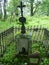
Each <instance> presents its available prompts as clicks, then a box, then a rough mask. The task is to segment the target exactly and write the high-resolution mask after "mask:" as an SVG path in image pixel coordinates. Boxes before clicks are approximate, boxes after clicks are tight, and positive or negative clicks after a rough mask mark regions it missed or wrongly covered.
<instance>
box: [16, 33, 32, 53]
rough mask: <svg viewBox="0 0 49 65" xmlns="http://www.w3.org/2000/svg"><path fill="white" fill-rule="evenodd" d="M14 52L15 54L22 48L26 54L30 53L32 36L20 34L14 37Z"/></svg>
mask: <svg viewBox="0 0 49 65" xmlns="http://www.w3.org/2000/svg"><path fill="white" fill-rule="evenodd" d="M15 39H16V52H17V54H18V53H19V52H21V51H22V48H25V50H26V51H27V52H28V54H31V53H32V36H30V35H28V34H20V35H17V36H16V38H15Z"/></svg>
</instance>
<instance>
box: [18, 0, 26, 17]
mask: <svg viewBox="0 0 49 65" xmlns="http://www.w3.org/2000/svg"><path fill="white" fill-rule="evenodd" d="M18 7H19V8H20V9H21V16H22V17H23V7H25V5H23V4H22V1H21V3H20V6H18Z"/></svg>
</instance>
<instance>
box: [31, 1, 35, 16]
mask: <svg viewBox="0 0 49 65" xmlns="http://www.w3.org/2000/svg"><path fill="white" fill-rule="evenodd" d="M30 4H31V16H33V15H34V13H33V1H32V0H31V2H30Z"/></svg>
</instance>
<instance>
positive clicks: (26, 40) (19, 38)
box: [15, 2, 32, 53]
mask: <svg viewBox="0 0 49 65" xmlns="http://www.w3.org/2000/svg"><path fill="white" fill-rule="evenodd" d="M18 7H19V8H20V9H21V17H20V18H19V22H20V23H21V33H20V34H19V35H16V38H15V39H16V46H17V47H16V48H17V53H21V52H23V50H24V51H26V52H27V53H31V47H32V40H31V39H32V35H30V34H29V33H28V34H26V29H25V23H26V18H25V17H24V16H23V7H25V5H23V3H22V2H21V3H20V6H18Z"/></svg>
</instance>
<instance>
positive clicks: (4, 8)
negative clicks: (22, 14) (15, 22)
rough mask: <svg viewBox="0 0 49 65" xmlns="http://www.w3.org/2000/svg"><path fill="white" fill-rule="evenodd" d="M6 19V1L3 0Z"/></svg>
mask: <svg viewBox="0 0 49 65" xmlns="http://www.w3.org/2000/svg"><path fill="white" fill-rule="evenodd" d="M5 18H6V0H4V19H5Z"/></svg>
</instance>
